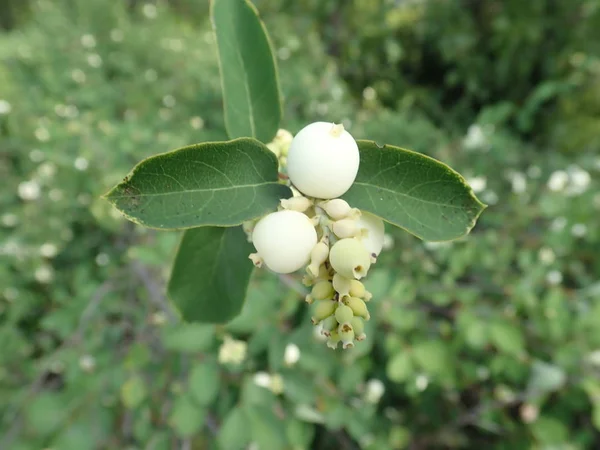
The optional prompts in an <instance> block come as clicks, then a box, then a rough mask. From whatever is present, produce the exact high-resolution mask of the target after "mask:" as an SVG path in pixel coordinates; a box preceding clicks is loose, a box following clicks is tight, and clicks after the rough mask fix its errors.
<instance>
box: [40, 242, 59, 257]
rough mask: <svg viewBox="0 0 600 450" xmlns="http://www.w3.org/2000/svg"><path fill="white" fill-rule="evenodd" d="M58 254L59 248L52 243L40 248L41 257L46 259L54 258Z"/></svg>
mask: <svg viewBox="0 0 600 450" xmlns="http://www.w3.org/2000/svg"><path fill="white" fill-rule="evenodd" d="M57 254H58V247H57V246H56V245H54V244H52V243H51V242H46V243H45V244H42V245H41V246H40V255H42V256H43V257H44V258H54V257H55V256H56V255H57Z"/></svg>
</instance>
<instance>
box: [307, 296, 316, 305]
mask: <svg viewBox="0 0 600 450" xmlns="http://www.w3.org/2000/svg"><path fill="white" fill-rule="evenodd" d="M304 301H305V302H306V303H308V304H309V305H312V304H313V303H314V301H315V299H314V298H313V296H312V295H310V294H308V295H307V296H306V297H304Z"/></svg>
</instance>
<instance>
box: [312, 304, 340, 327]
mask: <svg viewBox="0 0 600 450" xmlns="http://www.w3.org/2000/svg"><path fill="white" fill-rule="evenodd" d="M336 304H337V302H333V301H324V302H317V303H316V307H315V309H314V314H313V317H312V323H313V324H315V325H316V324H318V323H319V322H321V321H322V320H323V319H325V318H326V317H329V316H331V315H332V314H333V312H334V311H335V306H336Z"/></svg>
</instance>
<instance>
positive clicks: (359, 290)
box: [350, 280, 367, 298]
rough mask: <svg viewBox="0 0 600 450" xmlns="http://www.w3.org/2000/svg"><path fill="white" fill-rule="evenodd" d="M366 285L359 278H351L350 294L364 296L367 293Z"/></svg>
mask: <svg viewBox="0 0 600 450" xmlns="http://www.w3.org/2000/svg"><path fill="white" fill-rule="evenodd" d="M365 292H367V291H366V290H365V285H364V284H362V283H361V282H360V281H358V280H350V295H351V296H352V297H358V298H362V297H363V296H364V295H365Z"/></svg>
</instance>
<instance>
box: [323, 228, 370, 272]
mask: <svg viewBox="0 0 600 450" xmlns="http://www.w3.org/2000/svg"><path fill="white" fill-rule="evenodd" d="M329 261H330V263H331V266H332V267H333V268H334V270H335V271H336V272H339V273H340V274H342V275H343V276H345V277H346V278H357V279H360V278H362V277H364V276H365V275H367V272H368V271H369V268H370V267H371V255H369V252H368V251H367V249H366V248H365V247H364V246H363V245H362V243H361V242H360V241H358V240H356V239H352V238H347V239H341V240H339V241H337V242H336V243H335V244H334V245H333V247H331V252H330V253H329Z"/></svg>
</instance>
